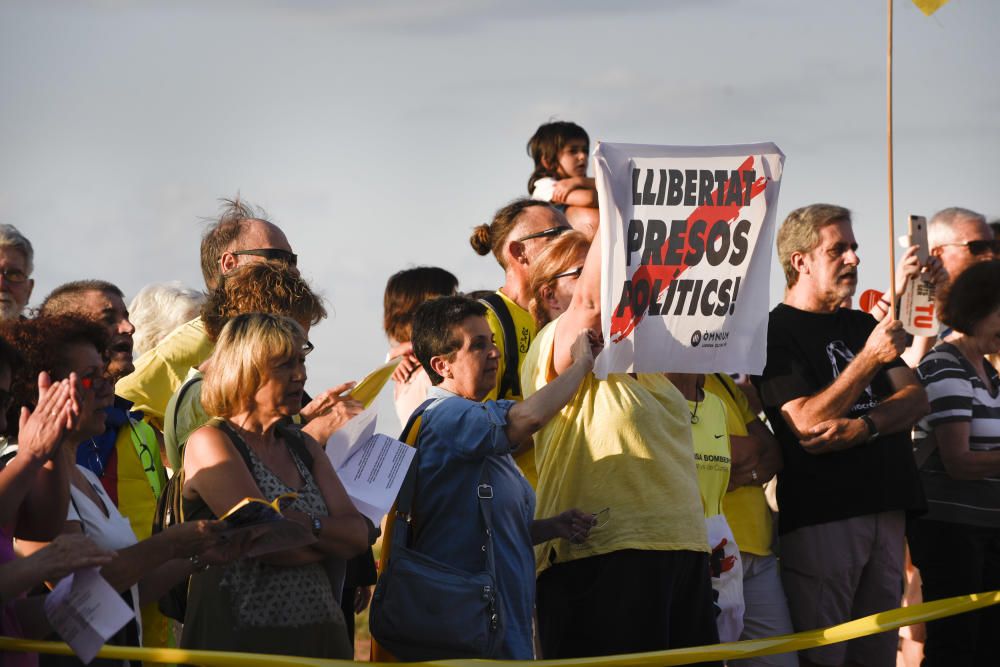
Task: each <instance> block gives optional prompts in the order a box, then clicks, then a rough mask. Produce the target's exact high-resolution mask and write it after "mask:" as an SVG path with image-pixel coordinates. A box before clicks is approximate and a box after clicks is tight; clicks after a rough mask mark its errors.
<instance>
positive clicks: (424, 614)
mask: <svg viewBox="0 0 1000 667" xmlns="http://www.w3.org/2000/svg"><path fill="white" fill-rule="evenodd" d="M425 405H426V404H425ZM421 407H424V406H421ZM419 412H420V409H418V411H417V412H415V413H414V414H413V416H411V417H410V422H409V423H408V424H407V428H406V429H404V438H403V439H404V440H405V433H406V431H408V430H409V429H410V428H411V427H412V423H413V422H414V420H415V419H416V417H417V416H418V415H419ZM419 457H420V449H419V447H418V448H417V454H416V457H414V459H415V460H414V461H413V464H412V465H411V466H410V469H409V471H408V472H407V475H406V479H405V480H404V482H403V485H402V487H401V489H400V492H399V498H398V499H397V501H396V513H395V515H394V516H393V518H392V527H391V534H392V545H391V547H390V551H389V563H388V565H387V566H386V568H385V571H384V572H382V573H381V575H380V576H379V580H378V584H377V585H376V586H375V593H374V595H373V596H372V603H371V613H370V616H369V627H370V630H371V634H372V637H374V638H375V640H376V641H378V643H379V644H381V645H382V646H384V647H385V648H386V649H388V650H389V651H390V652H391V653H392V654H393V655H395V656H396V658H398V659H400V660H443V659H448V658H493V657H496V653H497V651H498V650H499V647H500V643H501V641H502V639H503V633H504V625H503V619H502V616H501V613H500V600H499V598H498V595H497V587H496V565H495V561H494V556H493V538H492V534H493V521H492V499H493V487H492V486H490V484H489V478H488V474H487V472H486V465H485V462H484V464H483V466H482V468H481V472H480V477H479V484H478V485H477V487H476V489H469V493H475V494H476V496H477V500H478V505H479V512H480V515H481V516H482V519H483V526H484V527H485V529H484V531H483V540H484V546H483V550H484V551H485V553H486V569H485V570H483V571H481V572H467V571H465V570H462V569H459V568H455V567H452V566H450V565H448V564H447V563H442V562H440V561H438V560H435V559H434V558H431V557H429V556H427V555H426V554H422V553H420V552H418V551H415V550H413V549H411V548H410V547H409V543H408V540H409V532H410V521H411V516H412V514H411V512H412V507H413V497H414V494H415V491H416V474H417V468H418V467H419V465H418V464H419Z"/></svg>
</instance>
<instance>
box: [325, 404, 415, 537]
mask: <svg viewBox="0 0 1000 667" xmlns="http://www.w3.org/2000/svg"><path fill="white" fill-rule="evenodd" d="M376 417H377V414H376V412H375V410H374V409H373V408H369V409H368V410H365V411H364V412H362V413H361V414H359V415H357V416H356V417H354V418H353V419H352V420H351V421H349V422H347V423H346V424H344V426H343V427H341V428H340V429H338V430H337V431H335V432H334V433H333V435H331V436H330V439H329V440H327V442H326V456H327V458H329V459H330V463H332V464H333V468H334V470H336V471H337V476H338V477H340V481H341V483H342V484H343V485H344V490H345V491H347V495H349V496H350V497H351V500H352V501H353V502H354V506H355V507H356V508H357V509H358V511H359V512H361V513H362V514H364V515H365V516H366V517H368V518H369V519H371V520H372V523H374V524H375V525H378V524H379V523H380V522H381V521H382V517H383V516H385V515H386V513H387V512H388V511H389V508H391V507H392V504H393V503H394V502H395V501H396V495H397V494H398V493H399V487H401V486H402V485H403V480H404V479H405V478H406V471H407V470H409V469H410V464H411V463H412V462H413V455H414V453H415V452H416V450H415V449H413V448H412V447H410V446H408V445H406V444H405V443H402V442H400V441H399V440H395V439H393V438H390V437H389V436H386V435H382V434H381V433H375V422H376Z"/></svg>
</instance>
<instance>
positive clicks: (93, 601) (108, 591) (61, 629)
mask: <svg viewBox="0 0 1000 667" xmlns="http://www.w3.org/2000/svg"><path fill="white" fill-rule="evenodd" d="M45 615H46V617H47V618H48V619H49V623H50V624H51V625H52V628H53V629H54V630H55V631H56V632H57V633H58V634H59V636H60V637H61V638H62V640H63V641H65V642H66V643H67V644H69V646H70V648H72V649H73V652H74V653H76V655H77V657H78V658H80V660H81V661H82V662H83V663H84V664H87V663H89V662H90V661H91V660H93V659H94V656H96V655H97V651H98V650H100V648H101V646H103V645H104V643H105V642H106V641H107V640H108V639H109V638H110V637H111V636H112V635H114V634H115V633H116V632H118V631H119V630H121V629H122V628H123V627H124V626H125V624H126V623H128V622H129V621H131V620H132V619H133V618H135V611H134V610H133V609H131V608H130V607H129V606H128V605H127V604H125V602H124V600H122V598H121V596H120V595H118V593H117V592H116V591H115V589H114V588H112V587H111V584H109V583H108V582H107V581H105V580H104V577H102V576H101V574H100V572H99V571H98V569H97V568H96V567H95V568H89V569H86V570H80V571H79V572H75V573H73V574H70V575H69V576H67V577H65V578H64V579H63V580H62V581H60V582H59V583H58V584H57V585H56V587H55V588H54V589H52V592H51V593H49V594H48V595H47V596H46V598H45Z"/></svg>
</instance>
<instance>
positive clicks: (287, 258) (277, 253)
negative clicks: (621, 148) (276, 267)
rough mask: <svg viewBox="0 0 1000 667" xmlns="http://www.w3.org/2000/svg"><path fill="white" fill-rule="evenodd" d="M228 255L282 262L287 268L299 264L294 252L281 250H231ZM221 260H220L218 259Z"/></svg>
mask: <svg viewBox="0 0 1000 667" xmlns="http://www.w3.org/2000/svg"><path fill="white" fill-rule="evenodd" d="M229 254H230V255H252V256H254V257H263V258H264V259H269V260H273V261H277V262H283V263H285V264H288V265H289V266H296V265H297V264H298V263H299V256H298V255H296V254H295V253H294V252H288V251H287V250H282V249H281V248H255V249H253V250H233V251H232V252H230V253H229ZM220 259H221V258H220Z"/></svg>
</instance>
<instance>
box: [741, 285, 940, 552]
mask: <svg viewBox="0 0 1000 667" xmlns="http://www.w3.org/2000/svg"><path fill="white" fill-rule="evenodd" d="M874 328H875V319H874V318H873V317H872V316H871V315H868V314H867V313H864V312H861V311H859V310H850V309H847V308H841V309H839V310H837V311H836V312H834V313H811V312H807V311H804V310H799V309H798V308H793V307H791V306H788V305H785V304H779V305H778V306H777V307H776V308H775V309H774V310H772V311H771V316H770V319H769V321H768V329H767V365H766V367H765V368H764V374H763V375H762V376H760V377H757V378H754V383H755V384H756V385H757V389H758V391H759V392H760V397H761V400H762V402H763V404H764V411H765V412H766V413H767V418H768V420H769V421H770V422H771V426H772V428H773V429H774V434H775V436H777V438H778V441H779V442H780V443H781V453H782V455H783V456H784V459H785V465H784V468H783V469H782V471H781V472H780V473H779V474H778V506H779V508H780V510H781V519H780V521H779V526H780V532H782V533H787V532H789V531H792V530H795V529H796V528H800V527H802V526H811V525H815V524H819V523H826V522H828V521H839V520H841V519H847V518H850V517H854V516H862V515H864V514H873V513H875V512H884V511H888V510H918V511H922V510H923V508H924V496H923V490H922V489H921V486H920V478H919V475H918V473H917V466H916V461H915V460H914V458H913V448H912V445H911V444H910V433H909V429H907V430H906V431H903V432H900V433H883V434H881V435H879V437H878V438H876V439H875V440H873V441H872V442H869V443H864V444H861V445H857V446H855V447H852V448H850V449H846V450H843V451H840V452H833V453H830V454H809V453H807V452H806V451H805V450H804V449H803V448H802V446H801V445H800V444H799V440H798V438H796V437H795V434H794V433H793V432H792V430H791V428H789V426H788V424H787V423H786V422H785V420H784V418H783V417H782V416H781V406H782V405H784V404H785V403H787V402H788V401H791V400H793V399H796V398H801V397H803V396H811V395H813V394H816V393H818V392H819V391H821V390H822V389H824V388H826V387H827V386H829V385H830V383H831V382H833V381H834V379H836V377H837V376H838V375H840V373H842V372H843V371H844V369H845V368H847V365H848V364H849V363H850V362H851V361H852V360H853V359H854V356H855V354H856V353H858V352H860V351H861V349H862V348H863V347H864V346H865V342H866V341H867V340H868V336H869V335H870V334H871V332H872V330H873V329H874ZM903 365H904V364H903V362H902V360H900V359H896V360H895V361H893V362H892V363H890V364H887V365H886V366H885V367H883V369H882V370H880V371H879V372H878V373H877V374H876V375H875V378H874V379H873V380H872V383H871V384H870V385H869V386H868V387H866V388H865V390H864V391H863V392H861V395H860V396H858V397H857V399H856V400H855V403H854V405H853V406H852V407H851V409H850V410H849V411H848V413H847V415H843V416H846V417H859V416H861V415H863V414H865V413H867V412H868V411H870V410H872V409H873V408H875V407H876V406H877V405H878V404H879V402H880V401H882V400H884V399H885V398H887V397H889V396H890V395H891V394H892V393H893V391H892V386H891V384H890V383H889V379H888V376H887V374H886V369H887V368H893V367H897V366H903Z"/></svg>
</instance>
